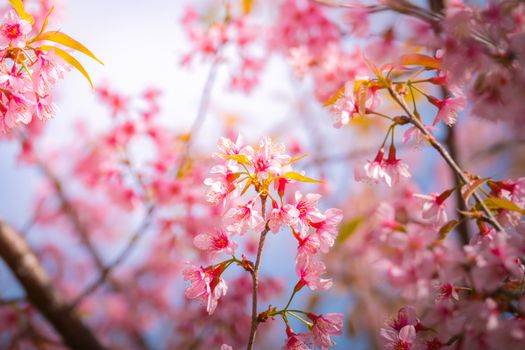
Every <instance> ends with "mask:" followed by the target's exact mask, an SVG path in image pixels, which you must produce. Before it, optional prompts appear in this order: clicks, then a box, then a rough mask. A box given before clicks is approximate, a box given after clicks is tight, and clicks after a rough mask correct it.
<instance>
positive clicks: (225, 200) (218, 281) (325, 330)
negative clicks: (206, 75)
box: [184, 137, 342, 349]
mask: <svg viewBox="0 0 525 350" xmlns="http://www.w3.org/2000/svg"><path fill="white" fill-rule="evenodd" d="M218 148H219V152H218V153H215V154H214V158H215V159H217V160H218V161H220V163H219V164H218V165H216V166H214V167H213V168H212V170H211V172H212V174H213V177H211V178H207V179H206V180H205V181H204V183H205V184H206V185H207V186H209V190H208V193H207V195H208V201H209V202H210V203H212V204H215V205H220V206H222V207H223V208H224V210H225V214H224V221H223V227H221V228H217V229H216V231H215V232H212V233H201V234H199V235H197V236H196V237H195V239H194V243H195V245H196V247H197V248H199V249H202V250H204V251H206V252H207V253H208V254H209V255H210V256H211V257H216V256H217V255H218V254H220V253H226V254H229V255H231V256H232V257H231V258H230V259H227V260H224V261H222V262H220V263H217V264H214V265H210V266H208V267H196V266H190V267H189V268H188V269H187V270H186V271H185V273H184V275H185V279H186V280H188V281H190V282H191V286H190V287H189V288H188V289H187V290H186V297H188V298H191V299H197V300H200V301H201V302H202V303H204V304H205V305H206V310H207V311H208V313H209V314H212V313H213V312H214V311H215V309H216V308H217V305H218V301H219V299H220V298H221V297H223V296H224V295H225V294H226V292H227V290H228V288H227V285H226V282H225V281H224V279H223V278H222V274H223V273H224V271H226V269H228V267H229V266H231V265H232V264H236V265H239V266H241V267H242V268H243V269H244V270H246V271H247V272H249V273H250V274H251V276H252V307H251V308H252V315H251V326H250V333H249V336H248V340H247V347H246V348H247V349H253V347H254V344H255V340H256V333H257V328H258V325H259V323H262V322H266V321H267V320H268V319H269V318H273V317H274V316H277V315H279V316H281V318H282V319H283V322H284V325H285V329H286V334H287V338H288V339H287V341H286V345H285V346H286V347H287V348H290V349H291V348H293V347H294V346H296V343H297V342H298V341H299V340H298V339H299V338H297V337H298V336H297V335H296V334H295V333H294V332H293V330H292V329H291V327H290V324H289V322H288V315H292V316H293V317H297V318H298V319H301V320H302V322H303V323H305V324H306V325H307V326H308V327H310V328H312V327H313V328H312V332H313V333H309V332H308V333H304V334H302V335H301V336H300V339H301V340H300V341H301V342H303V343H305V344H309V345H315V346H318V347H320V348H322V349H327V348H329V347H331V346H333V345H334V344H335V343H334V342H333V341H332V340H331V339H330V335H339V334H340V330H341V325H342V315H337V316H333V315H326V317H325V316H322V315H321V316H317V315H313V314H308V313H307V312H304V311H300V310H293V311H292V310H289V309H288V308H289V306H290V304H291V302H292V299H293V297H294V296H295V295H296V293H298V292H299V291H300V290H301V289H302V288H303V287H305V286H308V287H309V288H310V289H312V290H317V289H319V290H326V289H328V288H329V287H330V286H331V285H332V282H331V280H328V279H324V278H322V277H321V275H323V273H324V272H325V265H324V264H323V263H322V262H321V261H320V260H318V259H316V255H317V253H319V252H323V253H327V252H328V250H329V249H330V247H332V246H333V244H334V242H335V237H336V235H337V224H338V223H339V222H340V221H341V219H342V214H341V211H340V210H338V209H334V208H332V209H328V210H327V211H325V212H324V213H322V212H321V211H319V209H318V208H317V202H318V201H319V199H320V197H321V196H320V195H318V194H315V193H309V194H306V195H303V194H302V193H301V192H300V191H295V194H294V195H293V196H291V192H290V190H289V188H290V187H294V186H296V185H297V184H298V183H300V182H311V183H317V182H319V181H317V180H314V179H311V178H308V177H306V176H305V175H303V174H301V173H298V172H295V171H293V168H292V165H293V164H294V163H295V162H296V161H298V160H299V159H300V158H302V157H299V158H291V157H290V156H289V155H287V154H286V153H285V147H284V145H282V144H279V143H274V142H272V140H271V139H270V138H268V137H265V138H263V139H262V140H261V142H260V143H259V145H258V146H256V147H252V146H249V145H246V144H244V143H243V141H242V138H240V137H239V138H238V139H237V140H236V141H235V142H234V141H232V140H229V139H226V138H221V140H220V142H219V145H218ZM250 188H251V189H253V195H252V196H249V197H248V198H249V199H248V200H247V201H246V199H244V196H245V195H247V194H249V193H250V192H249V190H250ZM272 188H273V189H272ZM267 201H269V202H270V203H271V204H272V210H271V212H270V213H267V211H266V205H267ZM238 202H241V203H240V204H237V203H238ZM257 202H260V205H261V206H260V211H259V210H257V209H256V203H257ZM282 228H283V229H284V228H288V229H289V230H290V232H291V234H293V236H294V237H295V239H296V241H297V243H298V247H297V255H296V272H297V275H298V277H299V281H298V282H297V284H296V286H295V288H294V290H293V293H292V296H291V297H290V301H289V302H288V304H287V305H286V307H285V308H284V309H282V310H277V309H276V308H269V309H268V310H266V311H263V312H262V313H259V312H258V297H257V295H258V293H259V289H258V287H259V270H260V267H261V262H262V254H263V250H264V243H265V240H266V237H267V234H268V233H269V232H270V231H271V232H273V233H274V234H277V233H279V232H280V231H281V229H282ZM249 232H256V233H258V235H259V237H258V245H257V248H256V258H255V263H254V262H252V261H250V260H248V258H247V257H246V256H245V255H244V254H242V260H239V259H237V258H236V257H235V252H236V250H237V247H238V244H237V243H236V242H235V241H234V240H233V238H234V237H235V236H243V235H246V234H248V233H249ZM281 234H283V233H281ZM297 313H303V314H305V315H307V316H308V317H309V318H310V319H311V320H313V324H312V323H310V322H308V321H306V320H304V319H303V318H301V317H300V316H298V315H297ZM326 322H328V323H330V324H331V326H329V327H324V326H323V324H324V323H326ZM317 324H318V325H319V326H316V325H317ZM294 344H295V345H294Z"/></svg>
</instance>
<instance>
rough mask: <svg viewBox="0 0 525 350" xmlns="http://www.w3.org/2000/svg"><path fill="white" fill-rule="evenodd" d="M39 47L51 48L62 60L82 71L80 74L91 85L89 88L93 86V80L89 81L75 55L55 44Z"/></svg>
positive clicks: (41, 48) (86, 73)
mask: <svg viewBox="0 0 525 350" xmlns="http://www.w3.org/2000/svg"><path fill="white" fill-rule="evenodd" d="M39 49H40V50H44V51H49V50H51V49H53V50H54V51H55V53H56V54H57V55H58V56H59V57H61V58H62V59H63V60H64V61H66V62H67V63H69V64H70V65H72V66H73V67H75V68H76V69H77V70H78V71H79V72H80V73H82V75H83V76H84V77H85V78H86V79H87V80H88V82H89V85H91V88H93V82H92V81H91V78H90V77H89V74H88V72H87V71H86V70H85V69H84V67H83V66H82V64H81V63H80V62H78V61H77V59H76V58H75V57H73V56H71V55H70V54H68V53H67V52H66V51H64V50H62V49H60V48H58V47H55V46H41V47H40V48H39Z"/></svg>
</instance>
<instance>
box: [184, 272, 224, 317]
mask: <svg viewBox="0 0 525 350" xmlns="http://www.w3.org/2000/svg"><path fill="white" fill-rule="evenodd" d="M222 268H223V267H222V266H219V267H217V268H215V269H213V268H212V267H207V268H202V267H197V266H193V265H191V266H189V267H188V268H187V269H186V270H184V272H183V275H184V279H185V280H186V281H189V282H190V283H191V286H190V287H188V288H187V289H186V291H185V293H184V294H185V295H186V298H188V299H197V300H200V301H201V302H202V303H203V304H205V305H206V311H207V312H208V313H209V314H210V315H211V314H213V312H214V311H215V309H216V308H217V304H218V300H219V299H220V298H221V297H223V296H224V295H226V291H227V290H228V287H227V286H226V283H225V282H224V280H223V279H222V277H221V276H220V275H221V273H222V271H221V270H222Z"/></svg>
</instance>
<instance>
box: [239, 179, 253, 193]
mask: <svg viewBox="0 0 525 350" xmlns="http://www.w3.org/2000/svg"><path fill="white" fill-rule="evenodd" d="M251 184H252V179H248V181H246V184H245V185H244V188H243V189H242V192H241V194H240V195H241V196H242V195H243V194H245V193H246V191H248V189H249V188H250V185H251Z"/></svg>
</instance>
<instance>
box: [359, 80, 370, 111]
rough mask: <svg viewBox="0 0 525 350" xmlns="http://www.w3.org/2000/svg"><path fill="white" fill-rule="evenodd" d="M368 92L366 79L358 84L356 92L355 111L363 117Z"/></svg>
mask: <svg viewBox="0 0 525 350" xmlns="http://www.w3.org/2000/svg"><path fill="white" fill-rule="evenodd" d="M367 94H368V81H363V82H361V83H360V84H359V88H358V90H357V93H356V102H357V112H358V113H359V115H360V116H362V117H364V116H365V114H366V97H367Z"/></svg>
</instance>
